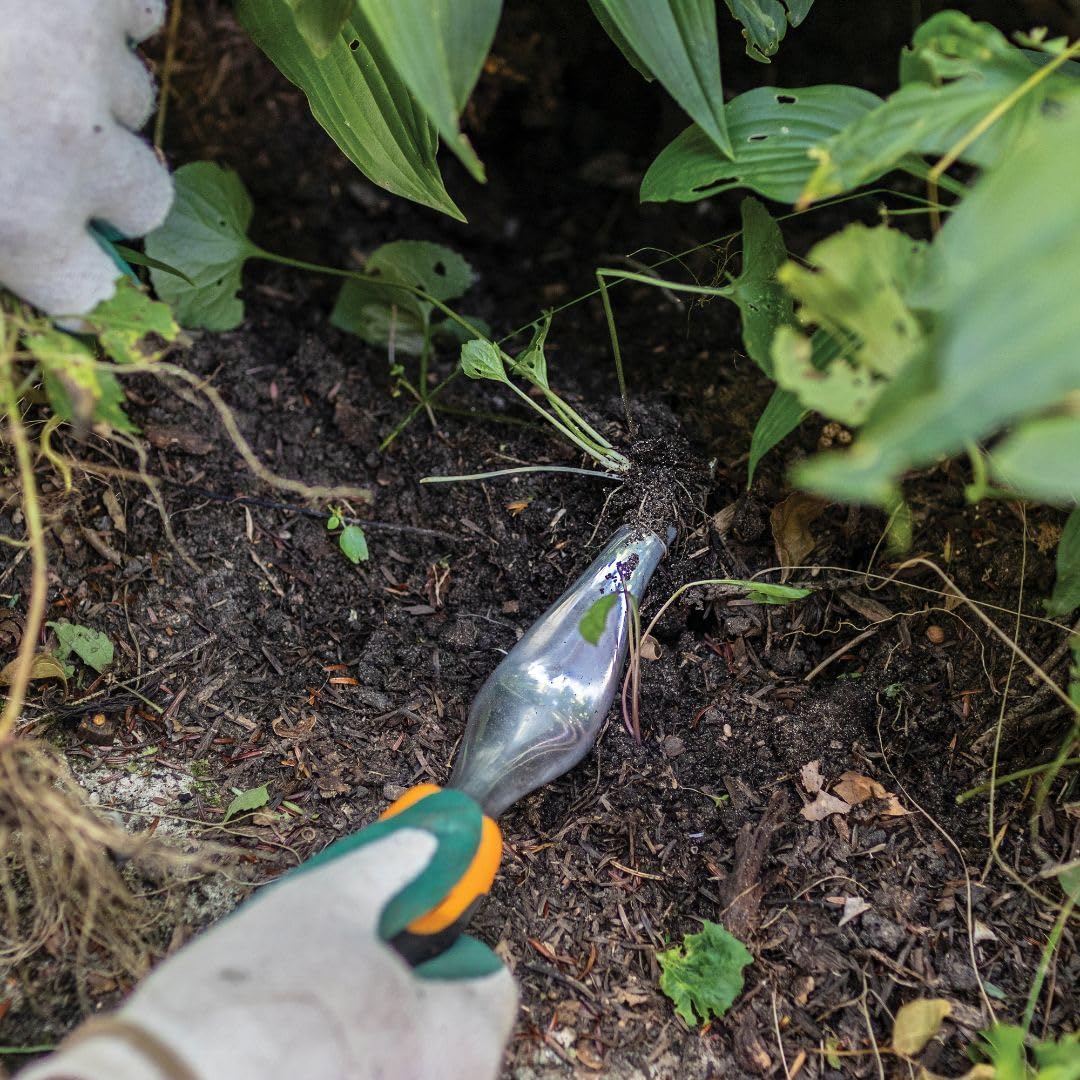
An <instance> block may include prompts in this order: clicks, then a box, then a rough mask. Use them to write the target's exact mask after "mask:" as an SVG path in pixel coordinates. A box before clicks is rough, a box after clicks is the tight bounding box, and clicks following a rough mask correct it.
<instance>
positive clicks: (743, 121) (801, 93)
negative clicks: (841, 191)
mask: <svg viewBox="0 0 1080 1080" xmlns="http://www.w3.org/2000/svg"><path fill="white" fill-rule="evenodd" d="M880 104H881V98H879V97H877V96H876V95H874V94H871V93H870V92H869V91H868V90H860V89H858V87H854V86H807V87H804V88H802V89H799V90H781V89H778V88H776V87H772V86H760V87H758V88H757V89H755V90H749V91H747V93H745V94H740V95H739V96H738V97H736V98H733V99H732V100H731V101H729V102H728V103H727V105H726V106H725V107H724V113H725V116H726V118H727V130H728V134H729V136H730V137H731V146H732V153H731V157H730V160H729V159H728V158H727V157H724V156H723V155H721V154H720V153H719V152H718V150H717V148H716V146H715V145H713V143H712V142H711V141H710V139H709V138H708V136H707V135H706V134H705V132H704V131H703V130H702V129H701V128H700V127H698V125H697V124H693V125H691V126H690V127H688V128H687V129H686V130H685V131H684V132H683V133H682V134H681V135H679V136H678V137H677V138H676V139H675V140H674V141H673V142H671V143H670V144H669V145H668V146H667V147H665V149H664V150H662V151H661V152H660V154H659V156H658V157H657V158H656V160H655V161H654V162H653V163H652V165H651V166H649V170H648V172H646V174H645V177H644V179H643V180H642V181H641V201H642V202H665V201H667V200H669V199H670V200H674V201H676V202H696V201H697V200H698V199H707V198H709V197H711V196H713V195H718V194H720V193H721V192H724V191H730V190H731V189H732V188H740V187H741V188H750V189H751V190H752V191H756V192H757V193H758V194H759V195H763V196H764V197H765V198H767V199H775V200H776V201H777V202H783V203H793V202H795V200H796V199H798V197H799V195H800V194H801V192H802V190H803V188H804V187H805V186H806V183H807V181H808V180H809V179H810V175H811V173H812V172H813V171H814V162H813V161H812V160H811V158H810V157H809V156H808V151H809V150H810V148H811V147H813V146H817V145H819V144H820V143H823V142H825V140H827V139H828V138H830V136H832V135H835V134H836V133H837V132H838V131H842V130H843V129H844V128H846V127H847V126H848V125H849V124H851V123H853V122H854V121H855V120H857V119H858V118H859V117H861V116H865V115H866V114H867V113H869V112H871V110H873V109H876V108H877V106H879V105H880Z"/></svg>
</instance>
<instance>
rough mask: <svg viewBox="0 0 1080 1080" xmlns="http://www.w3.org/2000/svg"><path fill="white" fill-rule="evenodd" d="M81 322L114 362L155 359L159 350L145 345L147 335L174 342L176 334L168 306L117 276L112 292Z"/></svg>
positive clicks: (132, 362) (126, 362)
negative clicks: (114, 290) (118, 278)
mask: <svg viewBox="0 0 1080 1080" xmlns="http://www.w3.org/2000/svg"><path fill="white" fill-rule="evenodd" d="M174 276H175V275H174ZM83 321H84V323H85V324H86V329H87V330H89V331H90V332H91V333H93V334H94V335H95V336H96V337H97V339H98V344H99V345H100V346H101V347H102V349H104V350H105V352H106V353H107V354H108V355H109V356H110V357H111V358H112V359H113V360H115V361H116V362H117V363H118V364H134V363H139V362H141V361H146V360H153V359H156V358H157V357H158V356H159V355H160V351H155V350H154V349H152V348H149V347H148V346H147V344H146V339H147V338H148V337H149V336H150V335H151V334H153V335H154V336H155V337H159V338H161V339H162V341H175V340H176V338H177V337H178V336H179V334H180V327H179V326H177V325H176V320H175V319H174V318H173V313H172V310H171V309H170V308H169V305H168V304H163V303H161V302H160V301H158V300H152V299H151V298H150V297H149V296H148V295H147V294H146V292H144V291H143V289H142V288H141V287H140V286H138V285H136V284H135V283H134V282H133V281H131V280H130V279H129V278H121V279H120V281H119V283H118V284H117V286H116V292H115V293H113V295H112V296H111V297H109V299H108V300H103V301H102V302H101V303H100V304H98V306H97V307H96V308H94V310H93V311H91V312H90V314H89V315H86V316H84V319H83Z"/></svg>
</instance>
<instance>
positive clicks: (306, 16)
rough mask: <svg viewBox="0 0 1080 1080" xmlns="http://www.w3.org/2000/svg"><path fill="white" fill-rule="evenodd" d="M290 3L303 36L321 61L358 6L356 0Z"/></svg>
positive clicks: (293, 0) (295, 1)
mask: <svg viewBox="0 0 1080 1080" xmlns="http://www.w3.org/2000/svg"><path fill="white" fill-rule="evenodd" d="M290 3H291V4H292V6H293V8H294V10H295V12H296V26H297V28H298V29H299V31H300V34H301V36H302V37H303V39H304V40H305V41H306V42H307V43H308V47H309V48H310V49H311V51H312V52H313V53H314V54H315V56H316V57H319V58H320V59H321V58H322V57H324V56H325V55H326V54H327V53H328V52H329V51H330V46H331V45H333V43H334V40H335V39H336V38H337V36H338V34H340V33H341V30H342V27H344V25H345V21H346V20H347V19H348V17H349V15H350V14H351V13H352V9H353V8H354V7H355V6H356V0H290Z"/></svg>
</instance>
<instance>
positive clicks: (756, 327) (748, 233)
mask: <svg viewBox="0 0 1080 1080" xmlns="http://www.w3.org/2000/svg"><path fill="white" fill-rule="evenodd" d="M742 248H743V251H742V273H741V274H740V275H739V276H738V277H737V278H736V279H735V280H734V281H733V282H732V283H731V290H730V292H729V293H728V295H729V297H730V298H731V299H732V300H733V301H734V302H735V303H736V304H738V306H739V313H740V314H741V316H742V339H743V345H744V346H745V348H746V352H747V355H748V356H749V357H750V359H751V360H753V361H754V363H755V364H757V366H758V367H759V368H761V370H762V371H764V372H765V374H766V375H770V376H771V375H772V373H773V364H772V356H771V354H770V348H771V346H772V340H773V336H774V335H775V334H776V330H777V328H778V327H780V326H783V325H786V324H789V323H791V322H793V321H794V315H793V304H792V301H791V294H790V293H789V292H788V290H787V289H785V288H784V286H783V285H782V284H781V283H780V281H779V280H778V278H777V271H778V270H779V269H780V267H781V266H783V265H784V262H785V261H786V260H787V248H786V247H785V246H784V237H783V234H782V233H781V232H780V226H779V225H777V224H776V222H775V221H773V219H772V216H771V215H770V214H769V211H768V210H766V209H765V207H764V206H762V204H761V203H759V202H758V201H757V199H751V198H746V199H743V201H742Z"/></svg>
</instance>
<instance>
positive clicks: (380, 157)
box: [236, 0, 465, 221]
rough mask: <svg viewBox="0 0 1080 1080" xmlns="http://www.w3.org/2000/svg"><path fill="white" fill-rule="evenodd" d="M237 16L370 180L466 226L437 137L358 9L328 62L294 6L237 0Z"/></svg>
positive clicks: (263, 0)
mask: <svg viewBox="0 0 1080 1080" xmlns="http://www.w3.org/2000/svg"><path fill="white" fill-rule="evenodd" d="M236 12H237V15H238V17H239V19H240V22H241V23H242V25H243V27H244V29H245V30H246V31H247V32H248V33H249V34H250V35H251V38H252V40H253V41H254V42H255V44H256V45H257V46H258V47H259V48H260V49H262V51H263V52H264V53H266V55H267V56H268V57H269V58H270V59H271V60H272V61H273V62H274V64H275V65H276V66H277V68H278V70H279V71H280V72H281V73H282V74H283V75H284V76H285V78H287V79H288V80H289V81H290V82H291V83H294V84H295V85H296V86H298V87H299V88H300V89H301V90H302V91H303V92H304V95H305V96H306V97H307V100H308V104H309V105H310V106H311V111H312V113H313V115H314V116H315V119H316V120H317V121H318V122H319V124H321V125H322V127H323V129H324V130H325V131H326V132H327V134H329V136H330V137H331V138H332V139H333V140H334V142H336V143H337V145H338V147H339V148H340V149H341V152H342V153H343V154H345V156H346V157H348V159H349V160H350V161H351V162H352V163H353V164H354V165H355V166H356V167H357V168H358V169H359V170H360V171H361V172H362V173H363V174H364V175H365V176H366V177H367V178H368V179H369V180H371V181H372V182H373V183H375V184H378V185H379V187H381V188H384V189H385V190H387V191H390V192H393V193H394V194H395V195H401V196H402V197H403V198H406V199H412V200H413V201H414V202H418V203H421V204H422V205H424V206H430V207H432V208H433V209H435V210H439V211H441V212H442V213H444V214H447V215H449V216H450V217H452V218H456V219H457V220H458V221H464V220H465V218H464V216H463V215H462V213H461V211H460V210H459V209H458V208H457V206H456V205H455V204H454V202H453V200H452V199H451V198H450V196H449V195H448V194H447V192H446V188H445V187H444V185H443V181H442V175H441V174H440V172H439V166H438V163H437V162H436V160H435V155H436V152H437V151H438V146H439V137H438V132H437V131H436V129H435V126H434V125H433V124H432V123H431V121H430V120H429V119H428V117H427V116H426V115H425V114H424V111H423V110H422V109H421V108H420V107H419V106H418V105H417V102H416V100H415V99H414V98H413V96H412V94H411V93H410V92H409V89H408V86H407V85H406V83H405V81H404V80H403V79H402V77H401V75H400V74H399V73H398V71H397V70H396V68H395V67H394V64H393V62H392V61H391V59H390V57H389V56H388V55H387V52H386V50H385V49H384V47H383V45H382V44H381V41H380V39H379V37H378V35H377V34H376V33H375V29H374V27H373V26H372V24H371V22H370V21H369V19H368V18H367V16H366V15H365V13H364V11H363V10H362V9H361V8H360V7H359V6H355V5H354V6H353V8H352V13H351V14H350V16H349V17H348V19H346V21H345V23H344V25H343V26H342V29H341V32H340V33H339V34H338V35H337V36H336V37H335V38H334V39H333V41H331V42H330V47H329V51H328V52H327V53H326V55H325V56H324V57H322V58H320V57H317V56H316V55H315V54H314V53H313V52H312V51H311V48H310V47H309V46H308V44H307V42H306V41H305V40H304V37H303V35H302V33H301V31H300V29H299V27H298V26H297V24H296V15H295V13H294V12H293V11H292V9H291V8H290V6H289V3H288V0H237V3H236Z"/></svg>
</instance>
